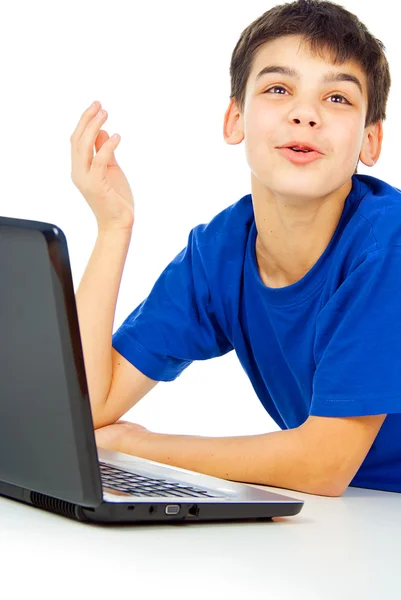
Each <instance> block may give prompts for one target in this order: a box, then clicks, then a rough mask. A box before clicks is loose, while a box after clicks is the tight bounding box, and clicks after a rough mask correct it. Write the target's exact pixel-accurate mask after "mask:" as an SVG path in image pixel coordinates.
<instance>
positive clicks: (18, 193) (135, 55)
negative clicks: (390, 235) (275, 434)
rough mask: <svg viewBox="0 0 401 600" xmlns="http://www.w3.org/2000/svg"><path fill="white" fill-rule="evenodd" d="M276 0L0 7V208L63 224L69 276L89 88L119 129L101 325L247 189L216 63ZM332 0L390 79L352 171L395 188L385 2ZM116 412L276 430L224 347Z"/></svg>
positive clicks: (225, 77) (199, 427)
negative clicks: (374, 144) (124, 207)
mask: <svg viewBox="0 0 401 600" xmlns="http://www.w3.org/2000/svg"><path fill="white" fill-rule="evenodd" d="M275 4H276V2H269V1H261V0H260V1H259V0H254V1H249V2H242V1H241V2H235V1H233V0H229V1H227V0H224V1H223V0H219V1H218V2H217V1H213V2H211V1H205V0H203V1H202V2H201V3H198V4H195V3H194V2H187V1H177V0H170V1H169V2H164V1H153V2H144V1H143V0H141V1H130V2H128V1H126V2H123V1H121V0H114V1H113V2H109V1H108V2H104V1H100V0H96V1H89V0H80V1H79V2H77V1H72V0H69V1H68V2H65V3H64V4H62V3H61V2H50V1H43V0H36V1H35V2H32V3H31V2H18V3H11V2H8V3H5V4H4V6H3V8H2V35H1V37H0V51H1V57H2V58H1V71H2V77H1V82H2V92H1V96H0V98H1V99H0V107H1V125H2V127H1V144H0V152H1V166H2V181H1V184H2V185H1V192H0V215H2V216H8V217H17V218H23V219H32V220H38V221H46V222H50V223H54V224H56V225H57V226H59V227H60V228H61V229H62V230H63V231H64V233H65V235H66V237H67V240H68V249H69V254H70V261H71V269H72V274H73V281H74V289H75V291H76V290H77V288H78V285H79V282H80V280H81V277H82V275H83V273H84V270H85V268H86V265H87V262H88V260H89V257H90V255H91V252H92V249H93V246H94V244H95V240H96V234H97V226H96V221H95V218H94V215H93V213H92V212H91V209H90V208H89V206H88V205H87V204H86V201H85V200H84V198H83V197H82V195H81V194H80V192H79V191H78V190H77V188H76V187H75V186H74V184H73V183H72V181H71V156H70V136H71V134H72V132H73V130H74V128H75V126H76V124H77V122H78V120H79V119H80V117H81V114H82V112H83V111H84V110H85V109H86V108H87V107H88V106H89V105H90V104H91V103H92V101H93V100H99V101H100V102H101V103H102V106H103V108H105V109H106V110H107V111H108V114H109V117H108V120H107V121H106V123H105V125H104V126H103V129H106V131H107V132H108V133H109V135H112V134H113V133H115V132H117V133H119V134H120V135H121V142H120V145H119V147H118V149H117V150H116V158H117V161H118V162H119V164H120V166H121V167H122V169H123V171H124V172H125V174H126V175H127V178H128V180H129V182H130V184H131V187H132V190H133V193H134V197H135V207H136V221H135V225H134V231H133V235H132V241H131V246H130V250H129V254H128V257H127V262H126V265H125V270H124V273H123V279H122V284H121V288H120V293H119V298H118V303H117V310H116V316H115V321H114V328H113V332H114V331H116V329H117V328H118V327H119V326H120V324H121V323H122V322H123V320H124V319H125V318H126V316H128V314H129V313H131V312H132V310H133V309H134V308H135V307H136V306H137V305H138V304H139V303H140V302H141V301H142V300H143V299H144V298H145V297H146V296H147V295H148V293H149V292H150V289H151V287H152V286H153V284H154V282H155V280H156V279H157V277H158V276H159V274H160V273H161V271H162V270H163V269H164V268H165V266H166V265H167V264H168V263H169V262H170V261H171V260H172V259H173V258H174V257H175V256H176V254H178V252H179V251H180V250H181V249H182V248H183V247H184V246H185V245H186V243H187V239H188V234H189V232H190V229H191V228H192V227H194V226H196V225H198V224H199V223H207V222H208V221H210V219H211V218H212V217H213V216H214V215H215V214H217V213H218V212H220V211H221V210H223V209H224V208H226V207H227V206H229V205H230V204H233V203H234V202H236V201H237V200H239V199H240V198H241V197H242V196H244V195H245V194H248V193H250V191H251V190H250V170H249V167H248V164H247V162H246V158H245V152H244V144H243V143H242V144H240V145H237V146H230V145H227V144H225V142H224V139H223V133H222V131H223V117H224V112H225V110H226V108H227V106H228V103H229V94H230V79H229V64H230V58H231V53H232V51H233V49H234V46H235V44H236V42H237V40H238V38H239V36H240V34H241V32H242V31H243V29H245V27H247V26H248V25H249V23H250V22H251V21H253V20H254V19H256V18H258V17H259V16H260V15H261V14H262V13H264V12H265V11H267V10H269V9H270V8H271V7H272V6H274V5H275ZM340 4H342V5H343V6H344V7H345V8H347V9H348V10H350V11H351V12H354V13H356V14H357V15H358V17H359V18H360V19H361V21H362V22H363V23H365V25H366V26H367V27H368V29H369V30H370V31H371V33H372V34H373V35H375V37H377V38H378V39H380V40H381V41H382V42H383V43H384V45H385V47H386V56H387V58H388V60H389V63H390V69H391V75H392V81H393V83H392V88H391V91H390V97H389V102H388V108H387V120H386V121H385V122H384V142H383V148H382V155H381V157H380V159H379V162H378V164H377V165H375V166H374V167H373V168H369V167H365V166H364V165H362V164H361V163H360V164H359V167H358V169H359V173H365V174H368V175H372V176H374V177H378V178H380V179H384V180H386V181H388V182H389V183H390V184H392V185H394V186H396V187H401V186H400V178H399V156H398V155H399V139H398V136H399V118H398V117H399V106H400V104H401V91H400V82H401V64H400V62H399V61H398V60H397V57H398V56H399V53H400V46H399V27H398V20H397V19H396V18H394V15H392V11H393V10H394V6H395V5H394V4H393V3H392V2H390V1H389V0H387V1H382V2H380V3H377V2H376V1H374V2H373V1H370V0H361V1H359V0H353V1H350V0H343V1H342V2H340ZM101 293H102V290H99V294H101ZM125 418H126V419H128V420H132V421H134V422H138V423H141V424H143V425H145V426H146V427H148V428H149V429H151V430H153V431H160V432H166V433H187V434H199V435H242V434H243V435H246V434H252V433H263V432H267V431H274V430H277V429H278V428H277V426H276V425H275V423H274V422H273V421H272V420H271V418H270V417H269V415H268V414H267V413H266V412H265V410H264V408H263V407H262V405H261V404H260V402H259V400H258V398H257V396H256V394H255V393H254V391H253V388H252V386H251V384H250V382H249V380H248V378H247V376H246V374H245V372H244V371H243V370H242V367H241V365H240V363H239V361H238V359H237V357H236V355H235V353H234V352H231V353H230V354H228V355H226V356H224V357H221V358H216V359H214V360H209V361H206V362H197V363H193V364H192V365H191V366H190V367H189V368H188V369H187V370H186V371H184V373H183V374H182V375H181V376H180V377H179V378H178V379H177V380H176V381H175V382H170V383H159V384H158V385H157V386H156V388H154V389H153V390H152V391H151V392H150V393H149V394H148V395H147V396H146V397H145V398H144V399H143V400H142V401H141V402H140V403H139V404H138V405H137V406H135V407H134V408H133V409H132V410H131V411H129V413H127V415H126V416H125Z"/></svg>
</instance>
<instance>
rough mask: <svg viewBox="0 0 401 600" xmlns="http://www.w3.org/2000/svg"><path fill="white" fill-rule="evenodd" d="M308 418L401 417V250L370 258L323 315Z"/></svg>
mask: <svg viewBox="0 0 401 600" xmlns="http://www.w3.org/2000/svg"><path fill="white" fill-rule="evenodd" d="M314 352H315V362H316V370H315V375H314V379H313V394H312V403H311V409H310V414H311V415H316V416H333V417H352V416H364V415H378V414H389V413H401V246H392V247H385V248H382V249H379V250H374V251H372V252H370V253H369V254H367V256H366V257H365V259H364V260H363V261H362V262H361V263H360V264H359V265H358V266H357V267H356V268H355V269H354V270H353V271H352V272H351V274H350V275H348V277H347V278H346V279H345V280H344V282H343V283H342V284H341V285H340V286H339V288H338V289H337V290H336V291H335V293H334V294H333V295H332V297H331V298H330V300H329V301H328V302H327V304H326V305H325V307H324V308H323V309H322V311H321V312H320V313H319V316H318V318H317V321H316V336H315V348H314Z"/></svg>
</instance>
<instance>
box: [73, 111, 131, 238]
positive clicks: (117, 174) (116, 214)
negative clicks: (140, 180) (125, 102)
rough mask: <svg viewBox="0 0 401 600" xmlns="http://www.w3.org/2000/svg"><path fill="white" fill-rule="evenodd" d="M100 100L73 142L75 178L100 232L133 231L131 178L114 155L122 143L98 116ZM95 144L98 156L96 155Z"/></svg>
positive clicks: (83, 119)
mask: <svg viewBox="0 0 401 600" xmlns="http://www.w3.org/2000/svg"><path fill="white" fill-rule="evenodd" d="M100 108H101V106H100V103H96V105H95V106H93V105H92V106H90V107H89V108H88V109H87V110H86V111H85V112H84V113H83V115H82V117H81V118H80V120H79V122H78V124H77V126H76V128H75V130H74V133H73V134H72V136H71V138H70V141H71V178H72V181H73V183H74V185H75V186H76V187H77V188H78V189H79V191H80V192H81V194H82V195H83V196H84V198H85V200H86V201H87V203H88V204H89V206H90V208H91V209H92V211H93V213H94V215H95V217H96V221H97V224H98V229H99V231H110V230H127V229H128V230H129V229H132V227H133V224H134V198H133V195H132V191H131V188H130V186H129V183H128V180H127V178H126V177H125V175H124V173H123V171H122V170H121V168H120V166H119V165H118V164H117V161H116V158H115V156H114V150H115V149H116V147H117V146H118V144H119V142H120V137H119V136H118V137H117V139H116V140H113V139H112V138H109V136H108V134H107V132H106V131H104V130H100V127H101V125H102V124H103V123H104V122H105V121H106V119H107V113H106V111H104V110H103V111H102V115H101V116H98V112H99V109H100ZM93 146H95V148H96V156H95V157H94V156H93Z"/></svg>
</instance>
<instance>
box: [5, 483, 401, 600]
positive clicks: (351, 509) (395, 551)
mask: <svg viewBox="0 0 401 600" xmlns="http://www.w3.org/2000/svg"><path fill="white" fill-rule="evenodd" d="M256 487H261V486H256ZM267 489H270V490H271V491H277V492H283V493H285V494H287V495H289V496H293V497H295V498H301V499H303V500H304V501H305V505H304V507H303V509H302V511H301V513H300V514H299V515H296V516H293V517H286V518H284V517H282V518H277V519H275V520H274V521H266V522H252V523H249V522H248V523H241V522H237V523H224V522H223V523H212V524H211V523H191V524H179V525H176V524H172V525H170V524H168V525H158V524H151V525H148V524H146V525H112V526H108V525H97V524H90V525H87V524H84V523H80V522H78V521H73V520H70V519H67V518H65V517H61V516H58V515H54V514H52V513H48V512H45V511H43V510H40V509H37V508H34V507H31V506H29V505H24V504H22V503H19V502H16V501H13V500H9V499H7V498H4V497H0V569H1V571H0V572H1V589H2V592H1V597H2V598H4V600H9V598H10V599H11V598H13V599H14V598H16V599H19V598H24V599H28V598H39V597H40V598H41V599H42V600H47V599H49V600H50V599H51V600H58V599H60V598H74V599H77V600H81V598H88V599H91V600H92V599H96V600H98V599H103V598H108V599H109V598H112V599H113V600H114V599H116V600H117V599H118V600H120V598H130V599H131V598H150V599H153V598H155V599H156V598H158V599H159V598H160V599H162V598H168V599H170V598H174V599H176V600H180V599H181V598H196V599H198V598H199V599H200V598H202V599H205V600H206V599H211V600H214V599H215V598H224V599H226V598H227V600H228V599H233V598H234V599H237V598H250V599H251V598H252V599H253V598H255V597H257V596H256V595H257V594H259V593H260V594H261V595H262V597H263V598H266V599H269V600H270V599H272V600H276V599H278V600H282V599H283V600H286V599H291V600H293V599H296V600H298V599H300V600H301V599H303V598H305V599H306V598H307V599H308V600H312V599H319V600H331V599H336V600H339V599H342V598H345V599H348V598H355V599H358V600H359V599H362V598H363V599H366V598H368V599H370V598H378V599H380V600H382V599H383V600H389V599H390V598H400V597H401V576H400V572H401V494H396V493H390V492H377V491H373V490H364V489H360V488H351V487H350V488H348V489H347V491H346V492H345V494H344V495H343V496H341V497H340V498H328V497H323V496H312V495H309V494H303V493H300V492H294V491H289V490H280V489H279V488H272V487H269V488H267ZM4 592H6V593H4Z"/></svg>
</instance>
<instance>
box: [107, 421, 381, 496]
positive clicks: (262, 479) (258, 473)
mask: <svg viewBox="0 0 401 600" xmlns="http://www.w3.org/2000/svg"><path fill="white" fill-rule="evenodd" d="M385 417H386V415H374V416H366V417H349V418H337V417H316V416H310V417H309V418H308V419H307V420H306V421H305V423H303V424H302V425H301V426H300V427H297V428H295V429H288V430H284V431H275V432H272V433H265V434H259V435H249V436H235V437H220V438H219V437H217V438H216V437H202V436H188V435H170V434H159V433H152V432H146V433H145V434H144V432H143V431H140V432H138V430H137V429H136V428H137V426H136V425H134V424H132V429H131V430H130V424H129V423H127V422H125V423H124V424H123V423H116V424H114V425H112V426H111V427H114V428H118V427H120V431H121V435H120V436H119V437H118V438H117V437H116V438H114V441H113V443H112V444H110V445H107V442H106V443H105V441H106V436H105V437H104V438H103V439H102V430H101V429H98V430H97V432H96V434H97V439H96V441H97V444H98V445H99V446H101V447H105V448H107V447H109V448H110V449H113V450H116V451H119V452H124V453H126V454H133V455H135V456H139V457H141V458H148V459H150V460H154V461H157V462H161V463H165V464H169V465H174V466H177V467H181V468H183V469H189V470H192V471H197V472H200V473H205V474H207V475H212V476H214V477H221V478H223V479H230V480H232V481H240V482H244V483H256V484H261V485H270V486H275V487H280V488H286V489H292V490H298V491H300V492H306V493H309V494H318V495H322V496H341V494H342V493H343V492H344V491H345V489H346V488H347V487H348V485H349V483H350V482H351V480H352V479H353V477H354V476H355V474H356V472H357V471H358V469H359V467H360V466H361V464H362V462H363V460H364V459H365V457H366V455H367V453H368V452H369V449H370V447H371V446H372V444H373V441H374V439H375V437H376V435H377V434H378V432H379V430H380V427H381V426H382V424H383V421H384V419H385ZM104 429H107V428H104ZM117 431H118V430H117ZM104 433H105V434H106V432H104Z"/></svg>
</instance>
